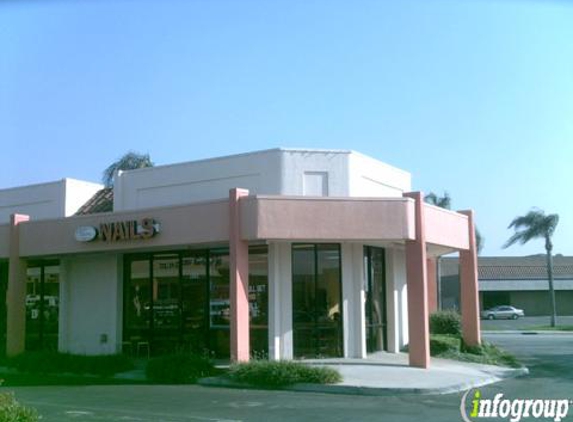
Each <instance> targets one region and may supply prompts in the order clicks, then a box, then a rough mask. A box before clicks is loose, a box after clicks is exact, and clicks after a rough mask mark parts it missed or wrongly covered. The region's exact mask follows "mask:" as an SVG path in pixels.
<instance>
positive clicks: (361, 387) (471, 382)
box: [199, 353, 529, 395]
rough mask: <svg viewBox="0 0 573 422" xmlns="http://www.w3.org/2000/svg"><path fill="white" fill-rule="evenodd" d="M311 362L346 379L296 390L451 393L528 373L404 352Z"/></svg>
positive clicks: (220, 382) (214, 382)
mask: <svg viewBox="0 0 573 422" xmlns="http://www.w3.org/2000/svg"><path fill="white" fill-rule="evenodd" d="M302 362H304V363H306V364H309V365H315V366H329V367H332V368H335V369H337V370H338V371H339V372H340V374H341V375H342V377H343V381H342V382H341V383H339V384H334V385H316V384H298V385H295V386H292V387H289V388H288V389H289V390H293V391H312V392H320V393H338V394H360V395H390V394H398V393H402V394H448V393H455V392H459V391H464V390H467V389H470V388H475V387H480V386H483V385H487V384H491V383H494V382H498V381H500V380H502V379H505V378H514V377H518V376H523V375H527V374H528V373H529V371H528V370H527V368H519V369H512V368H504V367H499V366H492V365H482V364H475V363H466V362H458V361H453V360H447V359H438V358H432V360H431V366H430V369H419V368H412V367H410V366H408V355H407V354H405V353H398V354H393V353H377V354H375V355H370V356H369V357H368V359H320V360H304V361H302ZM199 384H201V385H205V386H212V387H229V388H249V387H248V386H246V385H243V384H239V383H236V382H233V381H230V380H228V379H226V378H219V377H215V378H205V379H203V380H200V382H199Z"/></svg>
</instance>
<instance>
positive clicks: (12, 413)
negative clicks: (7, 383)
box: [0, 393, 40, 422]
mask: <svg viewBox="0 0 573 422" xmlns="http://www.w3.org/2000/svg"><path fill="white" fill-rule="evenodd" d="M39 420H40V416H39V415H38V412H36V410H35V409H32V408H29V407H25V406H23V405H22V404H20V403H18V401H17V400H16V399H15V398H14V395H13V394H12V393H0V422H37V421H39Z"/></svg>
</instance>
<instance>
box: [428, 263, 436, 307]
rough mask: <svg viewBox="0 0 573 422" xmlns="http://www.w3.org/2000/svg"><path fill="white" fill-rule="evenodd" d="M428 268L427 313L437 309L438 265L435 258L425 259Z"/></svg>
mask: <svg viewBox="0 0 573 422" xmlns="http://www.w3.org/2000/svg"><path fill="white" fill-rule="evenodd" d="M426 268H427V269H428V313H429V314H432V313H434V312H436V311H437V310H438V277H437V272H438V266H437V259H436V258H428V259H427V260H426Z"/></svg>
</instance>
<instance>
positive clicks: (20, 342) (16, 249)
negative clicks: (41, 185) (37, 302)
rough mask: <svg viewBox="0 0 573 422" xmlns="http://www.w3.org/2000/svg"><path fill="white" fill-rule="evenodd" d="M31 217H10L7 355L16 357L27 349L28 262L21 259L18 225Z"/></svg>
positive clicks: (13, 215)
mask: <svg viewBox="0 0 573 422" xmlns="http://www.w3.org/2000/svg"><path fill="white" fill-rule="evenodd" d="M29 219H30V217H28V216H27V215H21V214H12V215H11V216H10V257H9V261H8V290H7V292H6V355H7V356H15V355H18V354H20V353H22V352H23V351H24V349H25V340H26V262H25V261H24V260H22V259H20V233H19V232H20V230H19V227H18V225H19V224H20V223H23V222H25V221H28V220H29Z"/></svg>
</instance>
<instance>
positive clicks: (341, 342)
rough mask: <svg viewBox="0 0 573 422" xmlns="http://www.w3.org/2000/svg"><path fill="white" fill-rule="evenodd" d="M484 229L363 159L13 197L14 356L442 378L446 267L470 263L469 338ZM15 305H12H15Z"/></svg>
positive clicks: (6, 290) (8, 274)
mask: <svg viewBox="0 0 573 422" xmlns="http://www.w3.org/2000/svg"><path fill="white" fill-rule="evenodd" d="M473 233H474V230H473V215H472V212H471V211H460V212H453V211H448V210H444V209H441V208H437V207H434V206H431V205H428V204H425V203H424V202H423V196H422V194H421V193H419V192H411V178H410V174H409V173H407V172H405V171H403V170H399V169H397V168H394V167H391V166H389V165H387V164H385V163H383V162H380V161H378V160H376V159H374V158H371V157H367V156H364V155H362V154H359V153H356V152H353V151H339V150H333V151H331V150H306V149H272V150H265V151H258V152H253V153H247V154H240V155H234V156H228V157H220V158H213V159H207V160H200V161H193V162H186V163H181V164H173V165H166V166H158V167H153V168H146V169H139V170H133V171H126V172H120V173H119V174H117V176H116V178H115V182H114V188H113V190H111V189H103V186H101V185H98V184H94V183H88V182H81V181H77V180H72V179H64V180H61V181H58V182H54V183H46V184H40V185H31V186H24V187H18V188H12V189H4V190H0V282H1V286H2V287H3V289H2V290H1V292H2V294H5V295H6V301H1V303H2V305H1V308H3V309H1V308H0V311H1V315H2V321H1V324H0V331H1V333H0V334H2V335H3V336H4V340H3V342H5V345H6V353H7V354H8V355H15V354H18V353H20V352H22V351H24V350H38V349H48V350H50V349H51V350H60V351H62V352H71V353H79V354H110V353H118V352H122V351H123V352H124V353H132V354H137V355H142V354H144V355H147V354H151V355H158V354H163V353H171V352H174V351H189V352H191V351H196V352H200V351H205V350H208V351H210V353H212V354H213V355H214V356H217V357H221V358H226V357H227V358H229V357H230V358H231V359H235V360H247V359H249V356H268V357H269V358H270V359H292V358H305V357H312V358H315V357H352V358H364V357H366V356H367V354H369V353H374V352H379V351H387V352H398V351H399V350H400V349H401V348H402V347H403V346H405V345H408V349H409V354H410V364H411V365H413V366H418V367H428V366H429V362H430V359H429V334H428V318H427V316H428V313H429V312H430V311H431V310H433V309H435V307H436V291H437V289H436V287H435V285H436V281H435V274H436V271H435V259H436V257H437V256H440V255H442V254H445V253H450V252H455V251H459V253H460V269H461V272H460V274H461V275H460V279H461V310H462V319H463V335H464V338H465V340H466V342H468V343H469V344H477V343H479V341H480V337H479V315H478V309H479V304H478V291H477V271H476V254H475V240H474V235H473ZM4 304H5V308H4Z"/></svg>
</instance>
